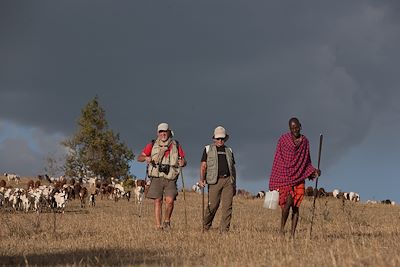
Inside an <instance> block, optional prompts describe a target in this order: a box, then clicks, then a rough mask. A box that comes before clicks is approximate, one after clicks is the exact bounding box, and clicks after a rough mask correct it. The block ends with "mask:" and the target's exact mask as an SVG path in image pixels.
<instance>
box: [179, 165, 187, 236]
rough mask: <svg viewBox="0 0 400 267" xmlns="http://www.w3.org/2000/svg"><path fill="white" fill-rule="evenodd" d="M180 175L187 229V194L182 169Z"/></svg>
mask: <svg viewBox="0 0 400 267" xmlns="http://www.w3.org/2000/svg"><path fill="white" fill-rule="evenodd" d="M179 172H180V175H181V177H182V187H183V207H184V209H185V227H186V228H187V213H186V194H185V180H184V179H183V171H182V167H180V168H179Z"/></svg>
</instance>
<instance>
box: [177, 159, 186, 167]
mask: <svg viewBox="0 0 400 267" xmlns="http://www.w3.org/2000/svg"><path fill="white" fill-rule="evenodd" d="M178 164H179V167H185V166H186V161H185V159H184V158H181V157H179V159H178Z"/></svg>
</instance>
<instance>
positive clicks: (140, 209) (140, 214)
mask: <svg viewBox="0 0 400 267" xmlns="http://www.w3.org/2000/svg"><path fill="white" fill-rule="evenodd" d="M148 169H149V164H146V174H145V176H144V188H143V199H140V196H141V195H140V192H139V201H140V204H139V218H140V217H141V216H142V208H143V202H144V199H145V197H144V193H145V192H144V191H145V188H146V185H147V170H148Z"/></svg>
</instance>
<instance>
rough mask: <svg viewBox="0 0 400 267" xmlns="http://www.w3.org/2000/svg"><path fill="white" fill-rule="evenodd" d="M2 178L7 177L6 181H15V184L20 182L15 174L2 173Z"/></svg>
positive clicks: (19, 178)
mask: <svg viewBox="0 0 400 267" xmlns="http://www.w3.org/2000/svg"><path fill="white" fill-rule="evenodd" d="M4 176H5V177H7V180H8V181H9V182H10V181H15V183H16V184H19V182H20V181H21V177H20V176H19V175H17V174H15V173H4Z"/></svg>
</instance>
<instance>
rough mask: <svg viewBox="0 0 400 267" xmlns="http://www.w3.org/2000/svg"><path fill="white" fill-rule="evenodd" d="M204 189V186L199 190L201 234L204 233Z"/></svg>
mask: <svg viewBox="0 0 400 267" xmlns="http://www.w3.org/2000/svg"><path fill="white" fill-rule="evenodd" d="M204 187H205V185H204V186H203V187H202V188H201V198H202V201H201V225H202V228H201V232H202V233H204Z"/></svg>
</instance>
